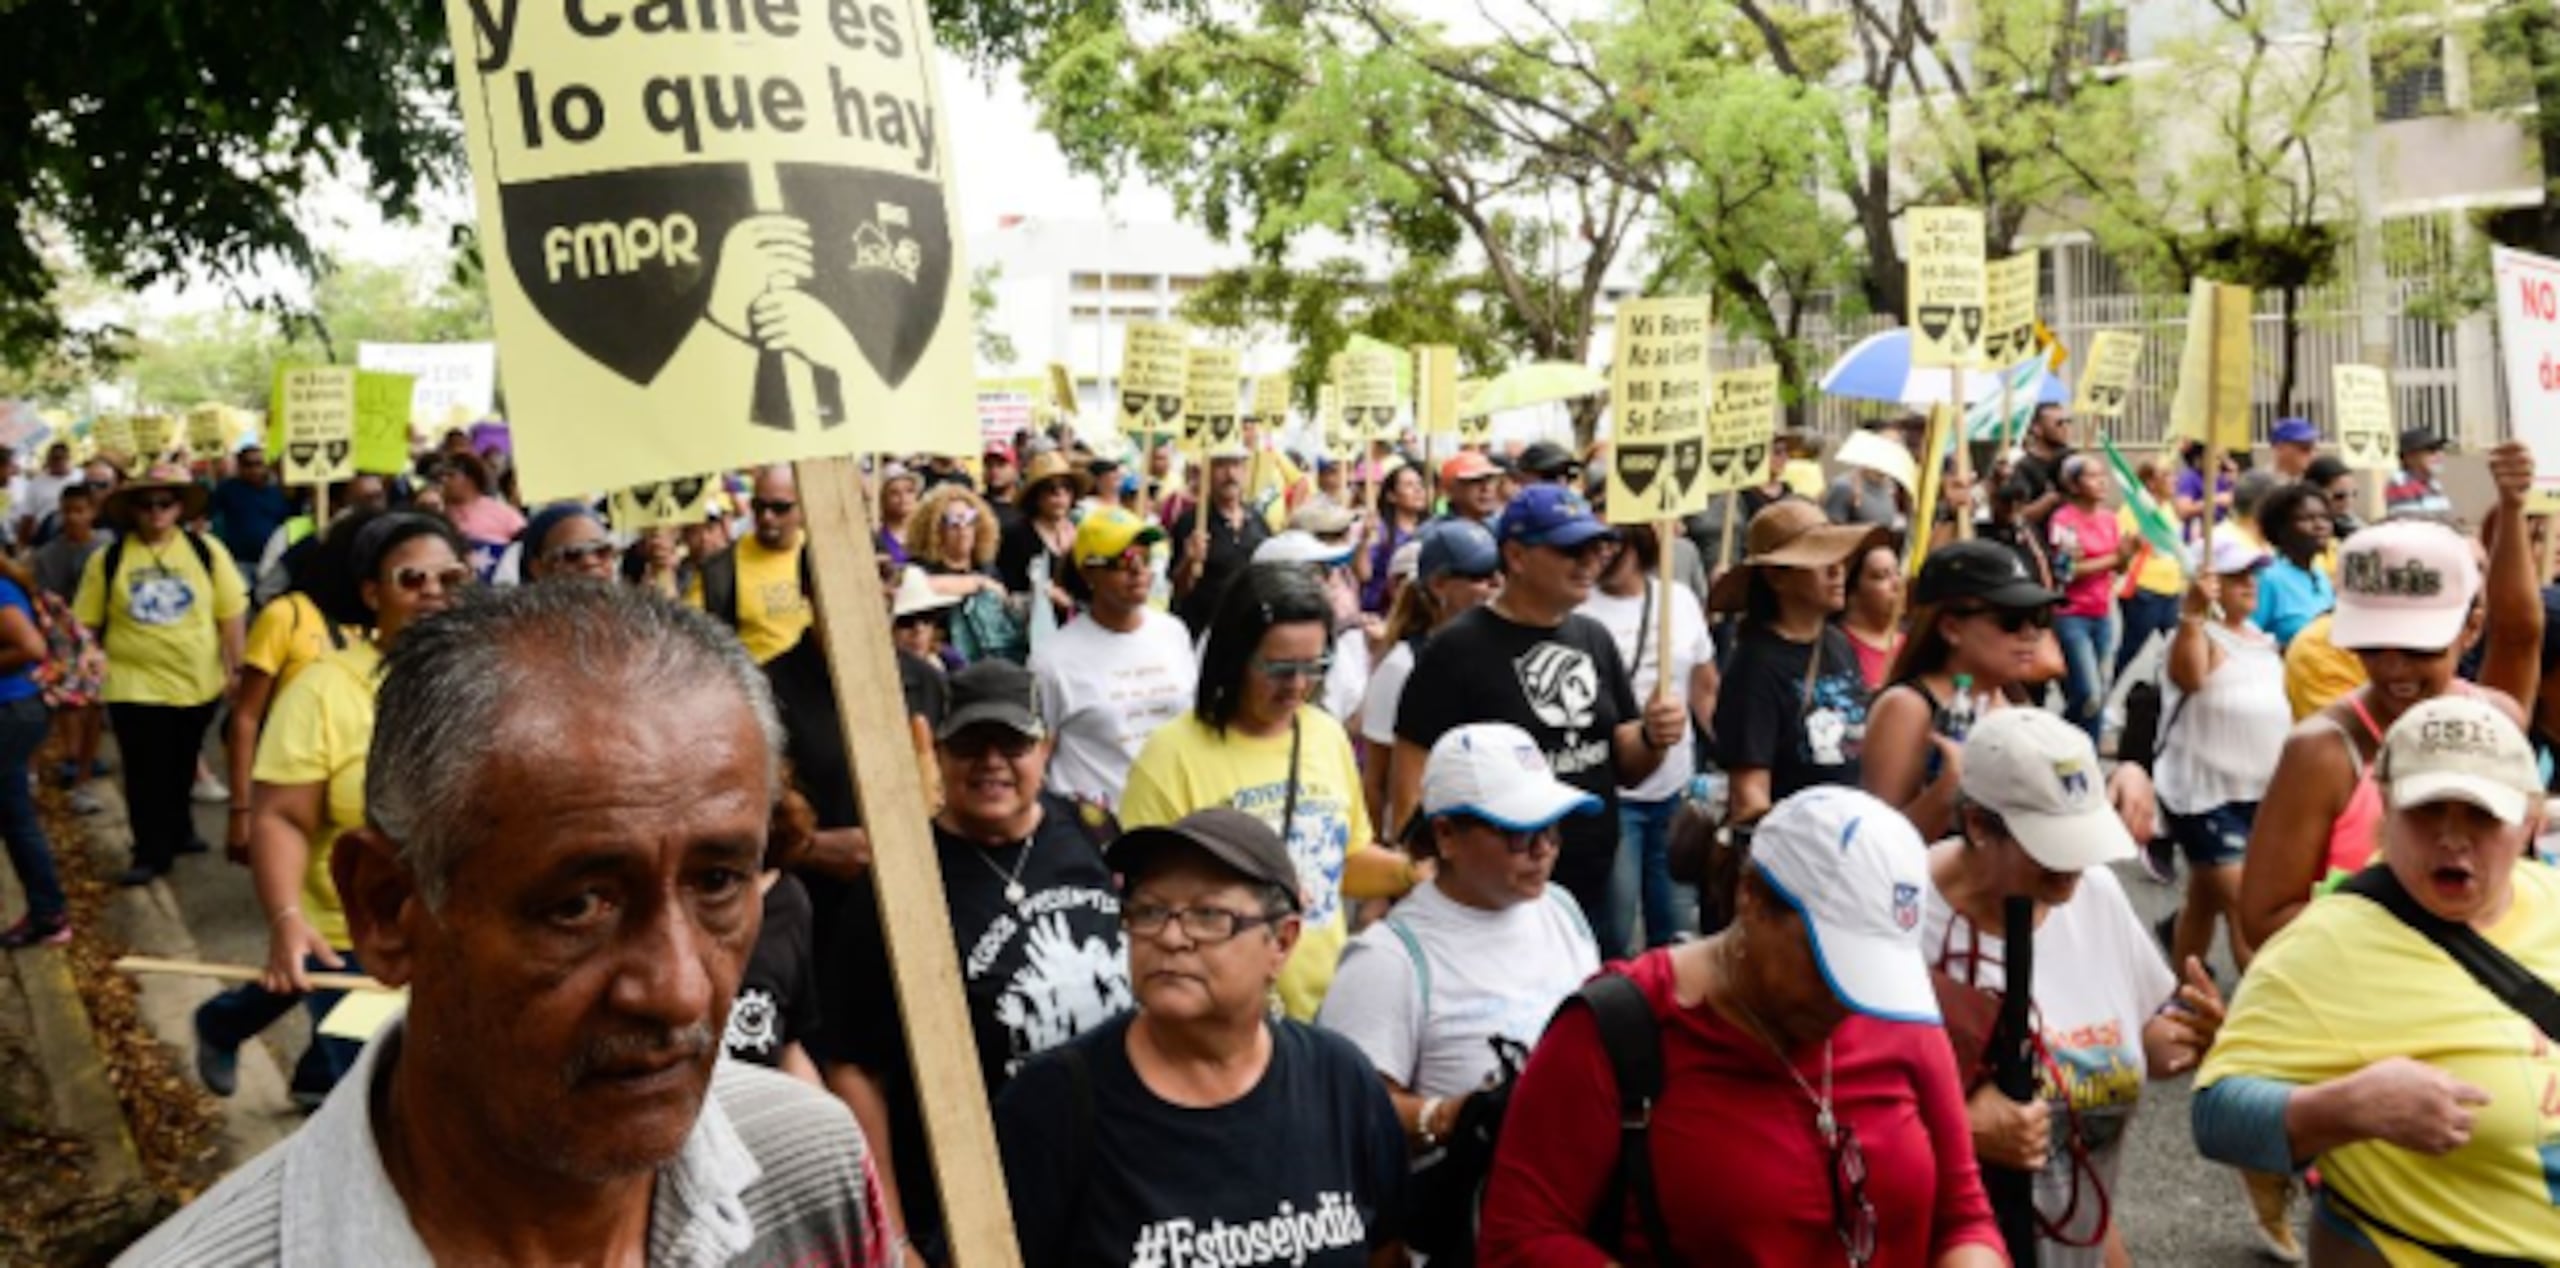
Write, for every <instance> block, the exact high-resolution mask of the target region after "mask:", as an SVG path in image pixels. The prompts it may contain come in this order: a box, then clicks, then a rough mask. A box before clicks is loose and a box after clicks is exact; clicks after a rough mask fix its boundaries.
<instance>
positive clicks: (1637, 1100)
mask: <svg viewBox="0 0 2560 1268" xmlns="http://www.w3.org/2000/svg"><path fill="white" fill-rule="evenodd" d="M1577 1005H1579V1006H1581V1007H1583V1008H1588V1009H1590V1010H1591V1021H1592V1024H1593V1025H1595V1026H1597V1027H1598V1028H1599V1031H1600V1048H1601V1050H1602V1051H1604V1052H1606V1053H1608V1054H1609V1072H1610V1075H1611V1076H1612V1080H1613V1081H1614V1082H1615V1083H1616V1084H1617V1087H1618V1162H1617V1165H1616V1166H1615V1167H1613V1168H1611V1169H1610V1172H1609V1187H1608V1189H1607V1190H1606V1191H1605V1192H1604V1193H1603V1194H1602V1195H1601V1199H1600V1212H1599V1214H1598V1215H1597V1216H1595V1217H1594V1218H1593V1219H1592V1222H1591V1239H1592V1240H1593V1241H1595V1242H1598V1243H1599V1244H1600V1245H1601V1246H1602V1247H1603V1248H1605V1249H1607V1250H1609V1251H1610V1252H1611V1253H1612V1254H1614V1255H1616V1256H1617V1258H1618V1261H1619V1262H1621V1263H1625V1262H1627V1259H1626V1256H1625V1254H1624V1253H1622V1249H1621V1248H1622V1247H1623V1246H1624V1244H1625V1242H1626V1229H1625V1227H1624V1224H1625V1219H1626V1208H1627V1199H1628V1198H1629V1197H1630V1196H1632V1197H1633V1198H1634V1199H1635V1203H1636V1218H1638V1219H1640V1220H1643V1221H1644V1233H1645V1241H1646V1242H1647V1243H1648V1244H1649V1245H1650V1247H1651V1249H1652V1251H1653V1256H1652V1262H1653V1263H1654V1264H1656V1265H1659V1266H1660V1268H1677V1266H1678V1264H1679V1262H1680V1261H1679V1258H1678V1257H1677V1256H1676V1255H1674V1254H1673V1253H1672V1250H1671V1228H1670V1225H1669V1224H1667V1223H1665V1222H1664V1220H1663V1218H1662V1190H1661V1188H1660V1187H1659V1186H1658V1185H1656V1184H1655V1183H1654V1178H1653V1107H1654V1105H1655V1103H1656V1102H1658V1101H1659V1100H1661V1098H1662V1035H1661V1028H1660V1027H1659V1026H1658V1025H1657V1024H1656V1023H1655V1022H1654V1019H1653V1001H1651V1000H1648V999H1646V998H1645V995H1644V988H1643V987H1641V986H1638V985H1636V984H1635V979H1633V978H1630V977H1628V976H1626V975H1625V974H1623V973H1603V974H1601V975H1600V976H1598V977H1595V978H1593V979H1591V980H1590V981H1588V982H1585V983H1583V984H1582V989H1581V990H1578V991H1575V992H1574V993H1573V994H1572V995H1570V996H1567V997H1566V998H1565V1001H1564V1003H1563V1004H1562V1005H1561V1006H1560V1007H1558V1008H1557V1009H1556V1014H1557V1015H1558V1016H1562V1015H1563V1014H1564V1010H1565V1009H1568V1008H1573V1007H1575V1006H1577ZM1547 1024H1548V1026H1549V1027H1550V1028H1552V1027H1553V1026H1554V1025H1555V1023H1554V1022H1552V1021H1550V1022H1548V1023H1547Z"/></svg>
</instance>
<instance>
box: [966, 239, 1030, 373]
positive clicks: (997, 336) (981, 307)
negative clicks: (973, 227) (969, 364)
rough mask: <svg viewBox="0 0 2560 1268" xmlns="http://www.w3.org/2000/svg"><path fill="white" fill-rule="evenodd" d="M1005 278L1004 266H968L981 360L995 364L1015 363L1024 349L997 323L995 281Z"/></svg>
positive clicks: (971, 320)
mask: <svg viewBox="0 0 2560 1268" xmlns="http://www.w3.org/2000/svg"><path fill="white" fill-rule="evenodd" d="M1003 280H1004V266H1003V265H1001V264H982V265H979V266H978V267H977V268H974V269H971V270H969V315H970V322H971V324H972V326H973V327H974V331H973V333H974V334H975V335H976V337H977V342H978V360H980V361H983V362H985V363H987V364H988V365H993V366H1009V365H1012V364H1013V362H1014V359H1015V358H1016V357H1019V356H1020V355H1021V353H1020V352H1019V351H1018V350H1016V349H1015V348H1014V346H1013V336H1011V335H1008V334H1006V333H1005V332H1004V331H1003V330H1002V329H1001V328H999V327H998V326H997V325H996V324H995V314H996V283H997V282H1000V281H1003Z"/></svg>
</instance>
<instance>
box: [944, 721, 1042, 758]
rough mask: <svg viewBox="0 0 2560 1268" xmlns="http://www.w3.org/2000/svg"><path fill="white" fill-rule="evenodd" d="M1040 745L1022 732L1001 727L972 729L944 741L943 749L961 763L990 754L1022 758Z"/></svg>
mask: <svg viewBox="0 0 2560 1268" xmlns="http://www.w3.org/2000/svg"><path fill="white" fill-rule="evenodd" d="M1039 743H1040V741H1038V740H1036V739H1034V738H1032V737H1030V736H1028V735H1024V734H1023V733H1022V732H1020V731H1014V730H1009V729H1005V728H1001V727H988V728H972V729H970V730H966V731H962V732H961V733H960V734H958V735H955V736H952V737H951V738H950V739H947V740H944V741H943V742H942V747H944V748H945V749H948V750H950V752H951V755H952V756H953V757H956V758H958V759H960V760H961V761H964V762H974V761H976V760H978V759H979V758H981V757H985V756H986V755H987V754H989V753H1000V754H1002V755H1004V756H1006V757H1021V756H1022V755H1024V754H1026V753H1029V752H1030V751H1031V750H1032V749H1033V748H1035V747H1037V746H1038V745H1039Z"/></svg>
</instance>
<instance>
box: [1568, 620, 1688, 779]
mask: <svg viewBox="0 0 2560 1268" xmlns="http://www.w3.org/2000/svg"><path fill="white" fill-rule="evenodd" d="M1659 585H1661V582H1660V581H1658V580H1657V579H1655V578H1652V577H1647V578H1645V582H1644V592H1643V593H1642V594H1633V595H1627V596H1624V597H1620V596H1618V595H1613V594H1606V593H1603V592H1602V591H1600V590H1598V589H1596V588H1595V589H1593V590H1592V592H1591V597H1590V598H1588V599H1585V600H1583V602H1582V607H1581V609H1580V610H1581V612H1582V614H1583V615H1584V616H1587V617H1590V618H1591V619H1592V620H1595V621H1598V622H1599V623H1601V624H1602V625H1605V626H1608V627H1609V637H1610V638H1611V639H1612V640H1614V641H1615V642H1616V643H1617V644H1618V662H1619V663H1620V664H1623V665H1625V666H1626V667H1627V672H1628V674H1629V675H1630V676H1631V677H1633V679H1634V680H1635V681H1634V687H1635V695H1636V703H1637V704H1639V705H1641V704H1643V703H1644V702H1645V701H1648V700H1651V699H1653V685H1654V684H1655V683H1656V682H1658V681H1660V680H1661V677H1662V659H1661V657H1660V656H1659V655H1658V654H1656V652H1655V646H1656V644H1657V643H1659V642H1660V639H1661V635H1660V634H1659V633H1657V632H1656V631H1655V628H1654V622H1655V621H1658V620H1660V619H1662V618H1661V613H1660V612H1659V611H1658V610H1656V609H1658V608H1659V607H1660V605H1661V594H1662V592H1661V591H1660V590H1658V589H1656V587H1657V586H1659ZM1648 612H1652V615H1650V616H1648V615H1646V614H1647V613H1648ZM1639 633H1641V634H1642V635H1643V636H1644V646H1642V647H1638V646H1636V636H1637V635H1638V634H1639ZM1715 658H1716V644H1715V639H1714V638H1713V637H1712V636H1710V635H1709V634H1708V633H1707V618H1706V616H1705V615H1704V614H1703V613H1702V612H1701V610H1700V609H1699V607H1698V596H1697V595H1696V594H1694V593H1692V592H1691V591H1690V589H1689V587H1687V586H1685V585H1682V584H1681V583H1679V582H1678V581H1674V582H1672V583H1671V694H1672V698H1673V699H1676V700H1678V701H1680V702H1681V704H1682V705H1684V706H1685V705H1687V704H1688V702H1689V675H1690V674H1692V673H1695V672H1696V671H1697V668H1698V666H1700V665H1704V664H1708V663H1710V662H1712V661H1714V660H1715ZM1695 736H1696V729H1695V728H1694V727H1693V728H1690V729H1687V730H1683V731H1682V732H1681V733H1680V742H1679V743H1678V744H1674V745H1672V746H1671V751H1670V752H1668V753H1665V754H1663V755H1662V764H1661V765H1660V766H1656V767H1654V768H1653V773H1652V774H1650V775H1647V776H1645V777H1644V782H1643V783H1641V784H1638V785H1636V786H1635V787H1633V788H1621V789H1619V790H1618V796H1620V797H1621V798H1623V799H1625V800H1628V801H1642V802H1648V803H1650V802H1657V801H1665V800H1668V799H1670V798H1673V797H1677V796H1679V795H1680V790H1681V789H1683V788H1685V787H1687V786H1688V784H1689V777H1690V776H1691V775H1694V774H1696V773H1697V770H1698V754H1697V740H1696V738H1695Z"/></svg>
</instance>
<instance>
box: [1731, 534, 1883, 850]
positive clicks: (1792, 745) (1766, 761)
mask: <svg viewBox="0 0 2560 1268" xmlns="http://www.w3.org/2000/svg"><path fill="white" fill-rule="evenodd" d="M1886 531H1887V530H1885V529H1883V528H1880V527H1875V526H1872V525H1869V526H1859V525H1849V524H1834V523H1832V522H1831V521H1829V520H1827V519H1825V518H1823V515H1822V508H1820V507H1818V506H1815V505H1814V504H1813V503H1811V502H1800V501H1793V500H1790V501H1784V502H1773V503H1771V504H1770V505H1768V506H1767V507H1764V508H1762V509H1761V511H1760V513H1759V514H1757V515H1754V516H1752V517H1751V527H1750V531H1749V532H1748V533H1746V534H1745V536H1746V538H1747V540H1748V546H1747V550H1748V553H1746V554H1745V555H1744V556H1743V559H1742V562H1741V564H1739V565H1737V566H1736V567H1734V568H1732V569H1731V570H1729V571H1727V572H1726V573H1725V574H1724V576H1722V577H1720V578H1717V580H1716V583H1715V585H1714V587H1713V588H1712V589H1711V590H1710V591H1709V592H1708V596H1707V606H1708V607H1709V608H1711V609H1714V610H1716V611H1720V612H1731V611H1740V612H1741V613H1742V623H1741V625H1740V626H1739V627H1738V632H1737V633H1736V635H1735V637H1734V647H1733V658H1732V660H1731V661H1730V662H1728V663H1727V664H1726V665H1725V671H1724V682H1723V684H1722V688H1721V690H1719V691H1718V692H1717V694H1716V723H1715V738H1716V760H1717V763H1718V764H1719V765H1721V766H1723V767H1724V770H1725V775H1726V777H1727V779H1728V780H1730V783H1729V784H1728V785H1727V788H1728V790H1729V791H1728V792H1727V794H1726V796H1727V798H1728V801H1727V806H1728V809H1727V812H1726V816H1725V817H1726V819H1727V821H1728V822H1732V823H1749V822H1751V821H1752V820H1754V819H1757V818H1759V817H1760V816H1761V815H1763V814H1765V813H1767V812H1768V809H1769V807H1770V806H1772V805H1775V804H1777V803H1778V802H1780V801H1784V800H1785V799H1787V798H1788V797H1790V796H1793V795H1794V794H1795V793H1796V792H1797V791H1799V790H1801V789H1805V788H1810V787H1812V786H1814V785H1816V784H1852V785H1854V784H1856V783H1857V782H1858V763H1859V759H1860V756H1861V753H1862V751H1863V750H1864V749H1865V747H1866V743H1865V740H1866V729H1867V709H1868V704H1869V697H1868V692H1867V681H1866V678H1865V677H1864V676H1863V675H1861V674H1860V673H1859V672H1858V655H1857V652H1856V651H1855V650H1854V649H1852V648H1851V647H1850V646H1849V636H1848V635H1846V634H1843V633H1841V632H1840V629H1839V627H1838V626H1837V625H1835V624H1834V623H1833V622H1832V620H1831V617H1832V614H1833V613H1836V612H1838V611H1840V609H1841V608H1842V607H1844V606H1846V604H1847V603H1848V575H1849V561H1850V560H1853V559H1856V558H1858V557H1860V556H1861V555H1863V554H1864V553H1865V552H1866V551H1867V549H1868V548H1869V547H1871V546H1873V545H1875V544H1876V543H1877V542H1879V541H1881V540H1883V539H1884V537H1885V535H1886Z"/></svg>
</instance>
